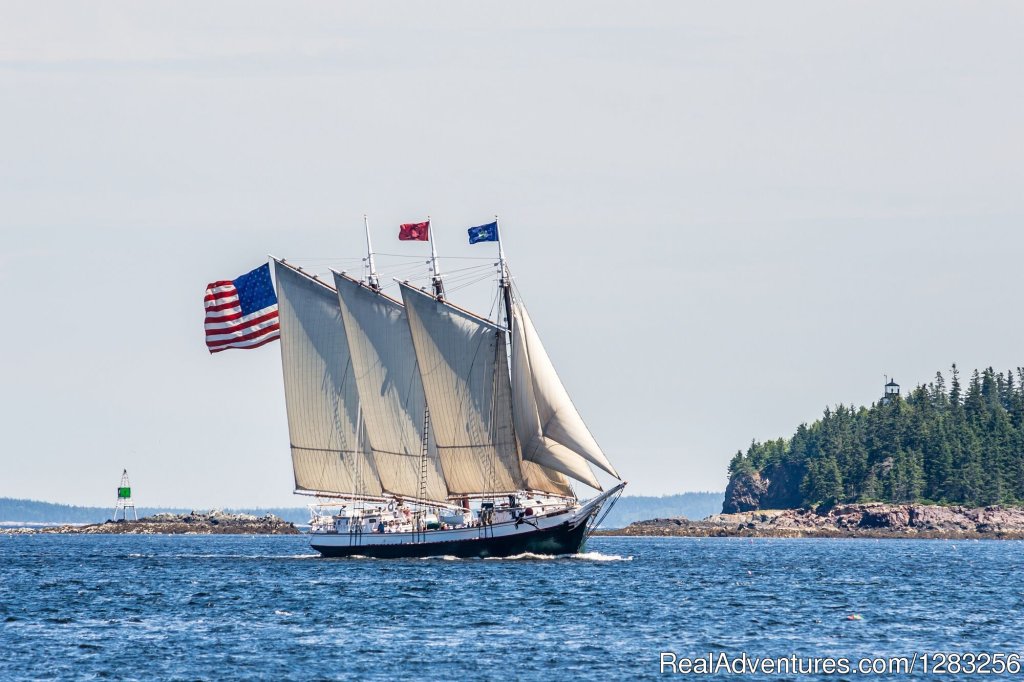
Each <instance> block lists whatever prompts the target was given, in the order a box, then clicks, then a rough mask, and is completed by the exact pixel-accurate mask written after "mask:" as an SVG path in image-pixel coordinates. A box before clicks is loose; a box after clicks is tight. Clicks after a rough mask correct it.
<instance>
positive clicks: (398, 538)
mask: <svg viewBox="0 0 1024 682" xmlns="http://www.w3.org/2000/svg"><path fill="white" fill-rule="evenodd" d="M364 226H365V229H366V243H367V254H368V255H367V258H366V259H364V263H367V264H368V272H366V273H364V277H361V278H358V279H357V278H355V277H352V276H350V275H348V274H347V273H345V272H339V271H336V270H333V269H332V270H331V279H330V281H328V280H327V279H326V277H324V278H322V277H321V276H320V275H316V274H312V273H309V272H306V271H305V270H303V269H302V268H301V267H297V266H296V265H294V264H292V263H289V262H287V261H285V260H282V259H277V258H274V257H271V258H272V260H273V262H274V269H275V274H276V280H277V294H278V306H279V315H280V335H281V336H280V340H281V361H282V368H283V373H284V390H285V403H286V408H287V413H288V430H289V437H290V441H291V456H292V465H293V470H294V474H295V490H296V492H299V493H305V494H310V495H315V496H317V497H318V498H321V499H323V498H326V499H327V500H328V501H327V502H325V503H322V504H320V505H311V510H312V512H313V513H312V519H311V522H310V523H311V530H310V545H311V546H312V548H313V549H315V550H316V551H318V552H319V553H320V554H321V555H324V556H329V557H339V556H355V555H358V556H369V557H379V558H397V557H428V556H456V557H506V556H512V555H518V554H523V553H536V554H556V555H558V554H572V553H577V552H579V551H581V548H582V546H583V545H584V543H585V541H586V539H587V537H588V536H589V535H590V533H591V532H592V531H593V529H594V528H595V527H596V526H597V525H598V524H599V522H600V519H601V518H603V514H602V511H603V512H604V513H607V511H608V510H609V509H610V508H611V505H612V504H614V502H615V500H616V499H617V497H618V495H619V494H621V491H622V489H623V487H624V486H625V485H626V484H625V482H622V481H621V478H620V477H619V474H618V472H617V471H616V470H615V468H614V467H613V466H612V464H611V463H610V462H609V460H608V458H607V457H606V455H605V453H604V452H603V451H602V449H601V447H600V446H599V445H598V444H597V441H596V440H595V439H594V437H593V435H592V434H591V432H590V430H589V429H588V428H587V426H586V425H585V423H584V422H583V419H582V417H581V416H580V414H579V412H578V411H577V410H576V407H575V406H574V405H573V403H572V400H571V399H570V397H569V394H568V393H567V392H566V390H565V387H564V386H563V384H562V382H561V380H560V379H559V377H558V374H557V373H556V372H555V368H554V366H553V365H552V363H551V360H550V358H549V357H548V355H547V353H546V351H545V350H544V346H543V345H542V343H541V340H540V337H539V336H538V334H537V331H536V329H535V328H534V326H533V322H532V321H531V319H530V316H529V314H528V313H527V311H526V308H525V306H524V305H523V303H522V301H521V300H520V298H521V297H519V296H517V294H516V292H515V291H514V290H513V285H512V277H511V275H510V273H509V269H508V264H507V262H506V259H505V256H504V251H503V250H502V249H501V243H500V240H499V241H498V251H499V260H498V263H497V266H498V271H497V278H496V279H497V283H498V291H497V292H496V294H497V296H496V298H497V299H498V301H497V303H498V305H497V308H498V314H497V320H490V319H487V318H485V317H484V316H481V315H477V314H475V313H473V312H470V311H469V310H465V309H463V308H461V307H459V306H456V305H455V304H453V303H452V302H451V301H449V300H448V297H447V296H446V295H445V291H444V281H443V279H442V277H441V274H440V271H439V268H438V259H437V253H436V250H435V249H434V246H433V241H432V240H431V253H432V258H431V261H430V262H431V264H432V278H431V282H430V288H429V289H422V288H419V287H417V286H414V285H413V284H410V283H409V282H408V281H399V282H397V283H398V289H399V297H393V296H391V295H389V294H387V293H385V291H384V289H383V288H382V286H381V284H380V277H379V275H378V273H377V270H376V266H375V260H374V252H373V248H372V245H371V241H370V231H369V225H368V224H367V223H365V218H364ZM494 229H495V236H498V235H497V225H496V223H495V225H494ZM592 467H596V468H597V469H599V470H601V471H603V472H605V473H606V474H607V475H609V476H611V477H613V478H614V479H615V484H614V485H612V486H611V487H610V488H609V489H607V490H604V489H603V488H602V485H601V483H600V482H599V480H598V478H597V476H596V475H595V473H594V470H593V468H592ZM570 480H571V481H575V482H577V483H579V484H583V485H584V486H586V487H588V488H590V489H592V490H593V491H595V495H594V496H593V497H592V499H588V500H585V501H583V500H580V498H579V497H578V496H577V494H576V492H575V491H574V489H573V486H572V485H571V483H570ZM325 509H326V510H329V511H325Z"/></svg>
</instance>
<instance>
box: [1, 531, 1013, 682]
mask: <svg viewBox="0 0 1024 682" xmlns="http://www.w3.org/2000/svg"><path fill="white" fill-rule="evenodd" d="M588 550H589V553H588V554H585V555H582V556H579V557H573V558H555V559H540V558H529V557H525V558H519V559H512V560H446V559H443V558H438V559H426V560H402V561H395V560H387V561H385V560H371V559H339V560H325V559H319V558H316V557H315V556H314V555H313V554H312V553H311V551H310V550H309V548H308V546H307V541H306V539H305V538H302V537H294V536H292V537H216V536H0V679H37V678H38V679H68V678H110V679H141V680H149V679H164V678H175V679H209V680H222V679H245V678H263V679H399V678H404V679H431V680H452V681H454V680H473V679H500V680H516V679H536V680H547V679H564V678H572V677H578V678H582V679H631V678H637V677H652V678H653V677H658V676H659V674H658V673H659V668H658V662H659V652H661V651H671V652H675V653H676V654H678V655H680V656H683V655H697V654H706V653H708V652H715V653H717V652H720V651H726V652H731V653H739V652H747V653H749V654H752V655H755V654H756V655H768V656H788V655H790V654H796V655H798V656H808V655H819V656H821V655H836V656H860V655H877V654H892V655H904V654H911V653H912V652H915V651H919V652H925V651H950V650H952V651H989V652H992V651H999V652H1021V650H1022V649H1024V615H1022V614H1024V574H1022V568H1024V559H1022V551H1024V543H1019V542H942V541H891V540H890V541H877V540H854V541H851V540H835V541H832V540H749V539H684V538H595V539H594V540H592V541H591V542H590V544H589V546H588ZM851 614H859V615H860V616H861V617H862V619H861V620H847V617H848V616H850V615H851ZM676 677H677V678H679V679H681V678H683V677H685V676H676ZM1017 677H1018V678H1019V676H1017ZM775 678H776V676H774V675H773V676H769V677H766V678H760V677H756V676H753V677H751V676H748V677H744V678H743V679H775ZM952 678H953V677H952V676H949V675H944V676H939V677H935V678H934V679H952ZM832 679H838V678H832ZM915 679H926V676H924V675H920V674H918V675H916V676H915ZM987 679H995V677H994V676H987Z"/></svg>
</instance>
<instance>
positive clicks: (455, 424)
mask: <svg viewBox="0 0 1024 682" xmlns="http://www.w3.org/2000/svg"><path fill="white" fill-rule="evenodd" d="M401 290H402V300H403V302H404V303H405V309H406V314H407V318H408V320H409V329H410V330H411V332H412V341H413V346H414V347H415V351H416V359H417V362H418V363H419V369H420V376H421V377H422V380H423V390H424V393H425V394H426V398H427V405H428V406H429V408H430V420H431V425H432V426H433V428H434V437H435V439H436V440H437V449H438V454H439V455H440V459H441V467H442V469H443V470H444V477H445V480H446V481H447V483H448V490H449V492H450V493H451V494H453V495H455V494H480V493H492V494H493V493H503V492H508V493H511V492H515V491H516V490H521V489H523V488H524V483H525V482H524V481H523V472H522V469H521V467H520V463H519V453H518V451H517V448H516V439H515V433H514V431H513V427H512V411H511V409H509V405H510V402H511V389H510V387H509V380H508V361H507V359H506V351H505V348H506V346H505V331H504V330H503V329H501V328H499V327H497V326H496V325H494V324H493V323H492V322H489V321H487V320H484V319H483V318H479V317H477V316H475V315H473V314H471V313H468V312H466V311H464V310H461V309H460V308H456V307H455V306H452V305H450V304H448V303H446V302H444V301H440V300H437V299H435V298H434V297H433V296H431V295H430V294H428V293H426V292H423V291H421V290H419V289H416V288H414V287H412V286H409V285H408V284H402V285H401Z"/></svg>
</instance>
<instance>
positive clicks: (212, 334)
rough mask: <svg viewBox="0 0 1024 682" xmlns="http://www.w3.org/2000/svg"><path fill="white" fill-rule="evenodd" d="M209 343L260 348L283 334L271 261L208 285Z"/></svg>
mask: <svg viewBox="0 0 1024 682" xmlns="http://www.w3.org/2000/svg"><path fill="white" fill-rule="evenodd" d="M205 305H206V347H207V348H209V349H210V352H211V353H219V352H220V351H222V350H227V349H228V348H258V347H259V346H262V345H263V344H265V343H270V342H271V341H273V340H274V339H278V338H280V337H281V331H280V330H281V326H280V325H279V324H278V317H277V295H276V294H275V293H274V284H273V282H272V281H271V280H270V265H269V264H263V265H261V266H260V267H258V268H256V269H255V270H253V271H252V272H247V273H246V274H244V275H242V276H241V277H237V278H235V279H233V280H228V279H225V280H220V281H218V282H211V283H210V284H208V285H207V286H206V299H205Z"/></svg>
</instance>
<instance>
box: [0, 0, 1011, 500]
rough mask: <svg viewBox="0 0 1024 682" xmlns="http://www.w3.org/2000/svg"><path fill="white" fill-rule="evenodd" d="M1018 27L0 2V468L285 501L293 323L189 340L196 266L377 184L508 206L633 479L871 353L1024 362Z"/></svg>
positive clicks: (599, 432)
mask: <svg viewBox="0 0 1024 682" xmlns="http://www.w3.org/2000/svg"><path fill="white" fill-rule="evenodd" d="M1022 35H1024V6H1022V5H1021V4H1019V3H1012V2H1006V3H999V2H987V3H968V2H954V3H950V2H919V3H913V2H901V3H892V2H843V3H836V2H773V3H765V2H690V3H680V2H631V3H604V2H590V1H588V2H567V3H549V2H518V3H481V2H463V3H436V2H388V3H358V4H357V3H345V4H342V3H326V2H325V3H277V2H274V3H270V2H252V1H250V0H246V1H245V2H221V3H210V2H177V1H176V2H147V3H135V2H102V3H97V2H91V1H90V2H74V3H69V2H57V3H36V2H2V3H0V232H2V241H0V282H2V285H3V288H4V291H5V292H6V316H5V320H6V321H5V324H4V333H3V334H2V335H0V363H2V365H0V372H2V377H3V385H2V389H3V390H2V391H0V443H2V455H0V465H2V466H0V496H2V495H6V496H15V497H32V498H36V499H47V500H53V501H64V502H71V503H79V504H108V503H111V502H112V501H113V498H114V494H113V493H114V491H115V487H116V484H117V482H118V477H119V475H120V471H121V468H122V467H128V469H129V472H130V473H131V475H132V479H133V484H134V487H135V489H136V493H137V501H138V503H140V504H163V505H171V504H173V505H184V506H189V505H193V506H231V505H236V506H239V505H286V504H296V503H302V502H303V501H304V499H303V498H298V497H293V496H292V494H291V484H292V477H291V470H290V461H289V454H288V435H287V427H286V422H285V412H284V402H283V392H282V387H281V375H280V356H279V351H278V346H277V345H276V344H273V345H270V346H266V347H264V348H262V349H259V350H256V351H244V352H242V351H231V352H228V353H221V354H219V355H217V356H212V357H211V356H210V355H208V354H207V352H206V349H205V346H204V342H203V328H202V320H203V309H202V296H203V289H204V287H205V285H206V283H207V282H209V281H211V280H215V279H222V278H231V277H235V276H237V275H239V274H241V273H242V272H244V271H246V270H248V269H250V268H253V267H255V266H256V265H259V264H260V263H261V262H263V259H264V258H265V255H266V254H267V253H273V254H275V255H278V256H283V257H292V258H304V259H309V260H308V261H305V262H306V263H308V264H310V266H311V267H315V268H319V269H321V270H324V269H326V267H327V266H328V265H331V264H335V265H337V266H339V267H344V266H345V265H346V262H345V261H342V259H343V258H350V257H359V256H361V255H362V250H363V244H362V222H361V216H362V214H363V213H364V212H367V213H369V215H370V218H371V222H372V225H373V226H374V228H375V230H374V234H375V240H376V246H377V248H378V250H380V251H386V252H391V253H408V254H413V255H419V254H424V253H425V251H424V250H423V248H422V245H418V244H417V245H408V244H399V243H398V242H397V241H396V240H395V239H394V234H395V232H396V226H397V224H398V223H399V222H404V221H409V220H418V219H423V218H424V217H425V216H426V215H427V214H430V215H431V216H433V218H434V229H435V232H436V234H437V237H438V246H439V249H440V251H441V254H442V256H444V255H450V256H470V255H476V256H479V255H486V251H487V249H488V248H489V247H486V246H480V245H478V246H475V247H472V248H471V247H469V246H468V245H466V244H465V228H466V227H468V226H469V225H474V224H478V223H481V222H486V221H487V220H488V219H489V217H490V216H491V215H492V214H494V213H499V214H500V215H501V216H502V225H503V235H504V237H505V240H506V249H507V251H508V255H509V258H510V260H511V262H512V266H513V268H514V271H515V274H516V276H517V278H518V282H519V286H520V288H521V289H522V291H523V294H524V296H525V298H526V300H527V302H528V304H529V306H530V310H531V313H532V316H533V318H534V321H535V323H536V324H537V326H538V328H539V330H540V332H541V334H542V336H543V338H544V340H545V343H546V345H547V347H548V351H549V353H550V354H551V356H552V358H553V360H554V362H555V364H556V366H557V367H558V369H559V371H560V372H561V374H562V376H563V379H564V381H565V383H566V385H567V386H568V388H569V390H570V393H572V395H573V397H574V399H575V401H576V404H577V406H578V407H579V408H580V411H581V412H582V413H583V415H584V417H585V418H586V419H587V421H588V422H589V424H590V426H591V428H592V430H593V432H594V433H595V435H596V436H597V439H598V440H599V442H601V443H602V445H603V446H604V448H605V450H606V451H607V452H608V453H609V456H610V458H611V459H612V461H613V462H614V463H615V465H616V467H617V468H618V469H619V471H620V472H622V474H623V475H624V476H625V477H626V478H627V479H628V480H629V481H630V482H631V486H630V488H629V489H628V492H629V493H633V494H661V493H672V492H679V491H684V490H698V489H719V490H720V489H722V488H723V487H724V485H725V481H726V476H725V467H726V464H727V462H728V460H729V457H730V456H731V455H732V453H733V452H735V451H736V450H737V449H738V448H743V447H745V446H746V445H747V444H748V443H749V442H750V440H751V439H752V438H757V439H765V438H774V437H777V436H780V435H786V434H789V433H791V432H792V430H793V429H794V428H795V426H796V425H797V424H798V423H800V422H801V421H807V420H811V419H814V418H815V417H816V416H818V415H819V414H820V412H821V410H822V409H823V408H824V407H825V406H826V405H828V404H833V403H836V402H847V403H848V402H855V403H868V402H870V401H872V400H874V399H876V398H877V397H878V396H879V395H880V392H881V386H882V383H883V382H882V374H883V373H884V372H888V373H889V374H891V375H893V376H895V378H896V379H897V380H898V381H900V382H901V383H902V384H904V386H907V387H909V386H912V385H913V384H915V383H917V382H921V381H928V380H930V379H931V377H932V375H933V373H934V372H935V370H936V369H940V368H941V369H945V368H947V367H948V366H949V364H950V363H951V362H954V361H955V362H957V363H959V364H960V365H961V366H962V367H965V368H973V367H975V366H983V365H985V366H987V365H994V366H995V367H997V368H999V369H1005V368H1009V367H1015V366H1018V365H1024V347H1022V340H1024V321H1022V319H1021V307H1020V304H1019V301H1020V296H1021V291H1022V286H1021V277H1020V274H1019V269H1020V260H1021V254H1022V252H1024V235H1022V233H1021V227H1022V224H1024V222H1022V218H1024V198H1022V192H1021V188H1022V186H1024V133H1022V121H1024V41H1022V40H1021V36H1022ZM481 249H482V250H483V252H482V251H481ZM348 263H349V264H350V262H348ZM447 263H448V267H452V268H454V267H457V266H458V262H457V261H454V260H451V261H448V262H447ZM487 295H488V292H487V291H486V290H484V293H483V294H482V296H483V297H484V298H486V296H487ZM455 298H456V300H460V299H459V298H458V297H455ZM461 300H463V301H464V302H467V303H470V304H473V300H472V299H467V298H463V299H461Z"/></svg>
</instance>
